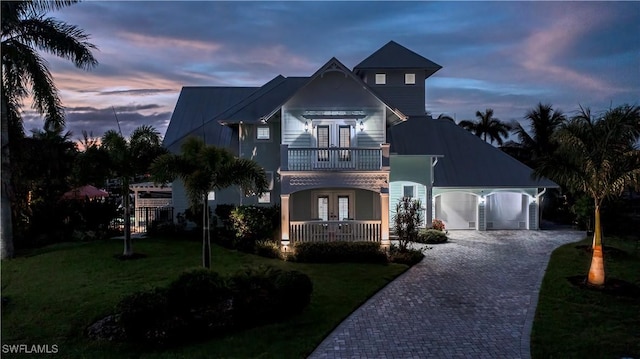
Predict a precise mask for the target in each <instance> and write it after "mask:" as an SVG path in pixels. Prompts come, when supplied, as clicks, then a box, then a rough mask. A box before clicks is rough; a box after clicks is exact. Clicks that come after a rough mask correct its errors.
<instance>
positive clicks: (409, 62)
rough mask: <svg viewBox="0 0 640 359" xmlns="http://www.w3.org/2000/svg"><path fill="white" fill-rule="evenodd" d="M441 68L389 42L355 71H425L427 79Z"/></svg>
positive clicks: (361, 63)
mask: <svg viewBox="0 0 640 359" xmlns="http://www.w3.org/2000/svg"><path fill="white" fill-rule="evenodd" d="M441 68H442V66H440V65H438V64H436V63H435V62H433V61H431V60H429V59H427V58H425V57H423V56H421V55H418V54H417V53H415V52H413V51H411V50H409V49H407V48H406V47H404V46H402V45H400V44H398V43H397V42H395V41H389V42H388V43H387V44H386V45H384V46H382V47H381V48H380V49H378V51H376V52H374V53H373V54H371V55H370V56H369V57H367V58H366V59H364V60H362V62H360V63H359V64H358V65H356V67H355V68H354V71H355V72H357V70H358V69H423V70H425V78H427V77H429V76H431V75H433V74H434V73H435V72H436V71H438V70H440V69H441Z"/></svg>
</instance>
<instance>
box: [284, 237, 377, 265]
mask: <svg viewBox="0 0 640 359" xmlns="http://www.w3.org/2000/svg"><path fill="white" fill-rule="evenodd" d="M295 253H296V254H295V257H294V260H295V261H297V262H306V263H338V262H351V263H387V256H386V254H385V253H384V252H383V251H382V250H381V249H380V244H379V243H377V242H341V241H338V242H308V243H298V244H296V245H295Z"/></svg>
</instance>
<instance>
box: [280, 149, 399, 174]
mask: <svg viewBox="0 0 640 359" xmlns="http://www.w3.org/2000/svg"><path fill="white" fill-rule="evenodd" d="M280 156H281V162H280V163H281V164H282V170H284V171H380V170H383V169H385V167H388V161H389V145H386V144H385V145H381V146H380V147H378V148H364V147H329V148H313V147H311V148H309V147H306V148H290V147H289V146H288V145H282V149H281V153H280Z"/></svg>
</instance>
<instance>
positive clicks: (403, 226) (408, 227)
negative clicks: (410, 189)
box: [393, 197, 422, 250]
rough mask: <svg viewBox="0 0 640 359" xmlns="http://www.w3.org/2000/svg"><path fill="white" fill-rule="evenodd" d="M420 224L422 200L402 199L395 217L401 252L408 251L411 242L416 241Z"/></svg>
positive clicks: (394, 223) (395, 228)
mask: <svg viewBox="0 0 640 359" xmlns="http://www.w3.org/2000/svg"><path fill="white" fill-rule="evenodd" d="M420 223H422V203H421V202H420V200H414V199H412V198H411V197H402V198H401V199H400V200H399V201H398V203H397V204H396V213H395V214H394V215H393V229H394V230H395V232H396V235H397V236H398V245H399V246H400V249H401V250H405V249H407V245H408V244H409V242H414V241H415V240H416V238H417V237H418V229H419V227H420Z"/></svg>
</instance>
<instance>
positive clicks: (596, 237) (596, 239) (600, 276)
mask: <svg viewBox="0 0 640 359" xmlns="http://www.w3.org/2000/svg"><path fill="white" fill-rule="evenodd" d="M595 207H596V208H595V216H596V224H595V228H594V232H593V255H592V256H591V266H590V267H589V278H588V283H589V284H591V285H595V286H602V285H604V256H603V252H602V228H601V226H600V203H598V201H596V204H595Z"/></svg>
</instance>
